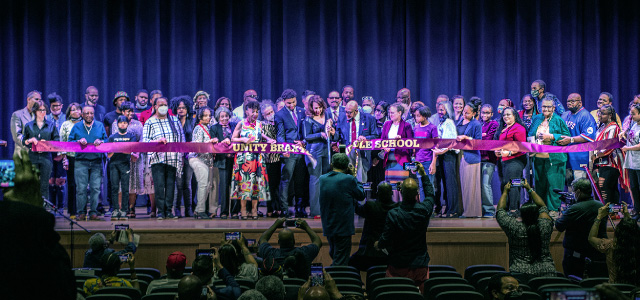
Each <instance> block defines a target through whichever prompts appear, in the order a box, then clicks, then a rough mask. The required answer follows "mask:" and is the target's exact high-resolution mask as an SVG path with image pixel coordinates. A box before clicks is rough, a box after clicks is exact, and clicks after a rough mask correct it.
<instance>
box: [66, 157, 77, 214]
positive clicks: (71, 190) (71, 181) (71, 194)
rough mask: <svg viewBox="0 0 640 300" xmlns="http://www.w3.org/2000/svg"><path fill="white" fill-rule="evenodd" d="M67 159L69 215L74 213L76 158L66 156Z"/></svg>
mask: <svg viewBox="0 0 640 300" xmlns="http://www.w3.org/2000/svg"><path fill="white" fill-rule="evenodd" d="M67 160H69V166H68V170H67V184H68V186H67V211H68V212H69V215H73V216H75V215H76V193H77V191H76V176H75V174H76V172H75V168H76V158H75V157H72V156H67Z"/></svg>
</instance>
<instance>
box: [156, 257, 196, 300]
mask: <svg viewBox="0 0 640 300" xmlns="http://www.w3.org/2000/svg"><path fill="white" fill-rule="evenodd" d="M186 265H187V256H185V255H184V253H182V252H180V251H176V252H173V253H171V254H169V257H167V265H166V267H167V277H165V278H160V279H156V280H153V281H151V282H150V283H149V286H148V287H147V295H149V294H151V292H152V291H153V289H155V288H159V287H178V284H179V282H180V279H182V275H183V274H184V269H185V267H186Z"/></svg>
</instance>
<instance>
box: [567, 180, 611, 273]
mask: <svg viewBox="0 0 640 300" xmlns="http://www.w3.org/2000/svg"><path fill="white" fill-rule="evenodd" d="M571 185H572V187H573V192H574V194H575V198H576V201H577V203H575V204H573V205H571V207H569V209H568V210H566V211H565V212H564V214H562V216H561V217H560V218H559V219H558V220H557V221H556V223H555V225H556V229H557V230H558V232H563V231H565V230H566V233H565V234H564V241H562V246H563V247H564V257H563V259H562V269H563V270H564V274H565V275H566V276H569V275H575V276H578V277H581V278H585V277H601V276H597V275H595V274H596V273H593V272H589V271H597V270H586V269H585V260H586V259H589V260H590V261H592V262H593V263H598V262H602V263H603V264H604V260H605V257H604V255H602V254H601V253H599V252H598V251H597V250H596V249H595V248H594V247H592V246H591V245H590V244H589V230H590V229H591V225H593V223H592V222H593V221H594V220H595V219H596V216H597V215H598V209H599V208H600V207H602V203H600V201H596V200H594V199H593V197H592V196H591V182H589V180H588V179H585V178H578V179H576V180H574V181H573V183H572V184H571ZM597 236H598V238H606V237H607V224H606V223H601V224H600V228H599V230H598V235H597ZM585 274H587V275H588V276H584V275H585Z"/></svg>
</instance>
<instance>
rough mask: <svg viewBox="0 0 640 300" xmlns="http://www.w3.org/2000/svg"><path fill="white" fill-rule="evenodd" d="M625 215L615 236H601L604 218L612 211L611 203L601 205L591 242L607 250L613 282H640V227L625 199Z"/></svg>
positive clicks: (608, 267) (592, 244)
mask: <svg viewBox="0 0 640 300" xmlns="http://www.w3.org/2000/svg"><path fill="white" fill-rule="evenodd" d="M622 214H623V215H624V217H623V218H622V220H620V223H618V226H616V228H615V232H614V233H613V239H608V238H598V229H599V227H600V223H601V222H606V218H607V217H608V215H609V203H607V204H606V205H605V206H603V207H600V208H599V209H598V217H597V218H596V220H595V222H593V225H592V226H591V231H589V243H590V244H591V246H593V247H594V248H596V249H597V250H598V251H600V252H602V253H604V254H606V257H607V269H608V270H609V283H626V284H632V285H635V286H640V272H639V270H640V229H639V228H638V223H637V222H636V220H634V219H633V218H631V216H630V215H629V209H628V208H627V204H626V203H624V202H623V203H622Z"/></svg>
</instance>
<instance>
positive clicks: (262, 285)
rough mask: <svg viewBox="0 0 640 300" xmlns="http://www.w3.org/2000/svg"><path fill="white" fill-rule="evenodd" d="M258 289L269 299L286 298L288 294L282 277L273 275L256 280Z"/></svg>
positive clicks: (280, 299) (279, 299)
mask: <svg viewBox="0 0 640 300" xmlns="http://www.w3.org/2000/svg"><path fill="white" fill-rule="evenodd" d="M256 290H257V291H258V292H260V293H262V294H263V295H264V296H265V298H267V300H284V296H285V295H286V290H285V288H284V283H283V282H282V279H280V278H278V277H276V276H273V275H270V276H265V277H262V278H260V280H258V282H256Z"/></svg>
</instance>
